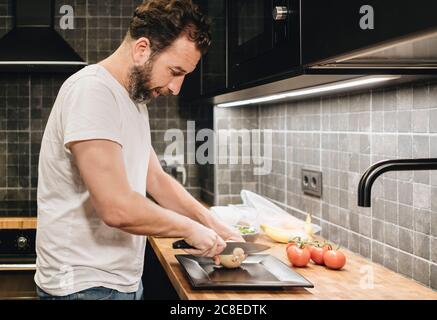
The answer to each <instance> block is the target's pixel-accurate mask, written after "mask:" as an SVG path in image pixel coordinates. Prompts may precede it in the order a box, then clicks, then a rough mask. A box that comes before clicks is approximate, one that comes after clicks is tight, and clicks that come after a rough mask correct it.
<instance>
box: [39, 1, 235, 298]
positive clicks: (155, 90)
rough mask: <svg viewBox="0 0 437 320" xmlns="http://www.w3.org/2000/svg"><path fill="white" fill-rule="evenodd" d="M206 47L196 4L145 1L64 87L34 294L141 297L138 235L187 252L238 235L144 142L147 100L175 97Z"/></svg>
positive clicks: (47, 175) (206, 252) (49, 154)
mask: <svg viewBox="0 0 437 320" xmlns="http://www.w3.org/2000/svg"><path fill="white" fill-rule="evenodd" d="M209 43H210V36H209V25H208V23H207V22H206V21H205V17H204V16H203V15H202V14H201V13H200V12H199V10H198V8H197V7H196V6H194V5H193V4H192V3H191V0H171V1H168V0H167V1H166V0H150V1H146V3H145V4H142V5H140V6H139V7H138V8H137V9H136V10H135V13H134V17H133V18H132V21H131V24H130V27H129V31H128V33H127V35H126V38H125V39H124V41H123V43H122V44H121V45H120V47H119V48H118V49H117V50H116V51H115V52H114V53H113V54H112V55H111V56H110V57H108V58H107V59H105V60H103V61H101V62H100V63H98V64H96V65H91V66H88V67H86V68H84V69H82V70H81V71H79V72H77V73H76V74H74V75H73V76H71V77H70V78H69V79H67V80H66V82H65V83H64V84H63V85H62V87H61V89H60V91H59V94H58V96H57V98H56V101H55V104H54V107H53V110H52V112H51V114H50V117H49V120H48V123H47V126H46V129H45V132H44V136H43V141H42V145H41V152H40V161H39V182H38V229H37V240H36V251H37V270H36V275H35V282H36V284H37V286H38V288H37V291H38V295H39V296H40V297H41V299H139V298H141V295H142V285H141V275H142V271H143V261H144V251H145V240H146V239H145V235H149V236H154V235H159V236H167V237H183V238H184V239H185V240H186V241H187V242H188V243H189V244H191V245H192V246H193V247H195V249H191V250H187V252H188V253H191V254H195V255H202V256H207V257H216V259H217V255H218V254H219V253H220V252H222V251H223V249H224V247H225V246H226V244H225V241H224V240H240V241H241V240H242V239H241V237H240V236H239V235H238V233H237V232H236V231H235V230H233V229H232V228H229V227H227V226H226V225H224V224H223V223H221V222H219V221H218V220H217V219H216V218H215V217H214V216H213V215H211V213H210V211H209V210H207V209H205V208H204V207H203V206H202V205H201V204H200V203H199V202H197V201H196V200H195V199H194V198H193V197H192V196H191V195H190V194H189V193H188V192H187V191H186V190H185V189H183V187H182V186H181V185H180V184H178V183H177V182H176V180H174V179H173V178H171V177H170V176H169V175H167V174H166V173H164V171H163V170H162V168H161V167H160V164H159V161H158V159H157V156H156V154H155V152H154V150H153V149H152V146H151V144H150V129H149V124H148V114H147V108H146V106H145V102H147V101H148V100H150V99H151V98H154V97H157V96H159V95H168V94H173V95H177V94H178V93H179V90H180V88H181V85H182V82H183V80H184V77H185V75H186V74H188V73H190V72H192V71H193V70H194V69H195V67H196V65H197V63H198V61H199V59H200V57H201V55H202V54H203V53H204V52H205V51H206V49H207V48H208V46H209ZM146 190H147V192H148V193H149V194H150V195H151V196H152V197H153V198H154V199H155V200H156V202H157V203H158V204H156V203H154V202H152V201H151V200H149V199H147V198H146V197H145V193H146ZM216 262H217V261H216Z"/></svg>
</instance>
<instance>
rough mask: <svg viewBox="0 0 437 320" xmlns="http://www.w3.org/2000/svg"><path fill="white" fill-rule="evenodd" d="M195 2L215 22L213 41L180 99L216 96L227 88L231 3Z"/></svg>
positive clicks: (186, 80)
mask: <svg viewBox="0 0 437 320" xmlns="http://www.w3.org/2000/svg"><path fill="white" fill-rule="evenodd" d="M194 2H195V3H197V4H198V5H199V6H200V8H201V10H202V12H203V13H205V14H206V15H208V16H209V18H210V19H211V21H212V30H211V32H212V42H211V46H210V48H209V50H208V52H207V53H206V54H205V55H204V56H203V57H202V59H201V61H200V62H199V64H198V65H197V68H196V70H195V71H194V72H193V73H191V74H189V75H187V77H186V79H185V81H184V84H183V86H182V89H181V94H180V96H181V97H182V98H183V99H185V100H193V99H196V98H199V97H201V96H212V95H214V94H216V93H219V92H223V91H224V90H226V88H227V1H226V0H214V1H207V0H196V1H194Z"/></svg>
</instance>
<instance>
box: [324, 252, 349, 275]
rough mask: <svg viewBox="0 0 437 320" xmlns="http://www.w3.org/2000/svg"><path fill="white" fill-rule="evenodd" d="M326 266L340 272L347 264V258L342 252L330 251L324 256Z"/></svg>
mask: <svg viewBox="0 0 437 320" xmlns="http://www.w3.org/2000/svg"><path fill="white" fill-rule="evenodd" d="M323 260H324V262H325V265H326V266H327V267H328V268H330V269H334V270H339V269H341V268H343V267H344V265H345V264H346V256H345V255H344V253H343V252H341V251H340V250H328V251H326V252H325V254H324V255H323Z"/></svg>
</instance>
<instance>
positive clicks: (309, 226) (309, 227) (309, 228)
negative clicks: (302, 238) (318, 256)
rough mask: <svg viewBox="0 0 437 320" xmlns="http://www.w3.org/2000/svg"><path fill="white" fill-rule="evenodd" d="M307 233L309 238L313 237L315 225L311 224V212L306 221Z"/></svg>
mask: <svg viewBox="0 0 437 320" xmlns="http://www.w3.org/2000/svg"><path fill="white" fill-rule="evenodd" d="M305 233H306V235H307V237H308V238H309V239H312V238H313V235H314V229H313V225H312V224H311V214H310V213H308V215H307V218H306V221H305Z"/></svg>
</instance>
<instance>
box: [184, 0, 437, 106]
mask: <svg viewBox="0 0 437 320" xmlns="http://www.w3.org/2000/svg"><path fill="white" fill-rule="evenodd" d="M196 2H197V3H198V4H199V5H200V6H201V8H202V9H203V11H204V12H205V13H206V14H207V15H209V16H210V17H211V18H212V22H213V29H212V30H213V31H212V32H213V34H212V36H213V39H212V45H211V48H210V50H209V52H208V53H207V54H206V55H205V56H204V57H203V59H202V61H201V62H200V63H199V65H198V68H197V70H196V71H195V73H194V74H192V75H189V76H187V79H186V81H185V84H184V86H183V90H182V96H183V97H185V98H187V99H189V100H192V99H198V98H201V99H203V98H213V100H214V103H217V102H218V103H223V102H226V101H228V100H229V101H231V100H241V99H242V97H244V99H249V98H252V97H256V96H260V95H266V94H273V93H278V92H285V91H290V90H297V89H303V88H309V87H314V86H321V85H324V84H328V83H332V82H336V81H343V80H346V79H352V78H357V77H364V76H369V75H399V77H389V78H390V79H389V80H390V81H391V82H386V83H387V84H394V83H395V82H394V80H396V79H398V80H396V81H412V80H417V79H419V78H420V79H424V77H423V76H425V77H428V76H435V75H436V72H435V70H437V45H436V44H437V19H436V18H435V13H436V12H437V1H431V0H415V1H414V4H411V3H410V2H406V1H399V0H384V1H381V0H368V1H366V2H364V3H363V1H361V0H323V1H320V0H196ZM409 75H414V76H418V77H408V76H409ZM403 76H405V77H403ZM291 78H293V79H292V80H293V81H291V82H293V83H291V82H290V81H289V82H286V83H285V82H281V83H280V84H272V82H274V81H276V82H280V81H285V80H290V79H291ZM413 78H414V79H413ZM428 78H429V77H428ZM372 81H373V80H372ZM384 81H385V80H384ZM387 81H388V80H387ZM372 83H375V85H379V86H380V84H379V82H372ZM266 85H267V86H268V89H265V88H266ZM260 87H262V88H261V89H262V92H260ZM279 87H280V91H278V90H279ZM243 91H245V92H246V93H247V94H244V95H242V94H241V93H242V92H243ZM235 92H238V96H237V94H234V93H235Z"/></svg>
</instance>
